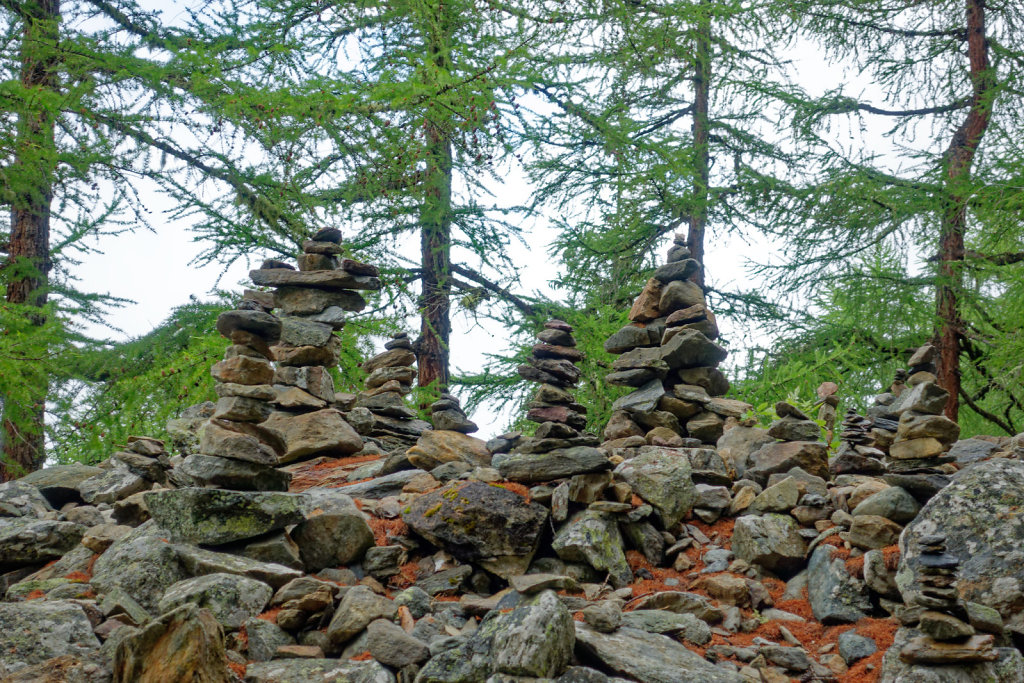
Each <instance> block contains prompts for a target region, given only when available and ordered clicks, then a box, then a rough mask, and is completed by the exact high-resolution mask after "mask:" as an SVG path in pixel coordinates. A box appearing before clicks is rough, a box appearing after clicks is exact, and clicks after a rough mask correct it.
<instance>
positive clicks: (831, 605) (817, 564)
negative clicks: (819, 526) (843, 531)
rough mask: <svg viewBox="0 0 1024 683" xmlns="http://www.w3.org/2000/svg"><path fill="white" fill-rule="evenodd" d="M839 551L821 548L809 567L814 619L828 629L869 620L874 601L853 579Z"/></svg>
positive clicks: (831, 547)
mask: <svg viewBox="0 0 1024 683" xmlns="http://www.w3.org/2000/svg"><path fill="white" fill-rule="evenodd" d="M835 552H836V549H835V547H834V546H831V545H820V546H818V547H817V548H815V549H814V552H813V553H811V561H810V563H809V564H808V565H807V596H808V598H809V600H810V603H811V610H812V611H813V612H814V618H815V619H817V620H818V621H820V622H821V623H822V624H825V625H826V626H832V625H834V624H853V623H856V622H858V621H860V620H861V619H863V618H864V617H866V616H867V614H866V613H867V612H868V611H870V609H871V601H870V600H869V599H868V595H867V591H866V590H865V589H864V586H863V584H861V583H860V582H858V581H857V580H856V579H854V578H853V577H851V576H850V573H849V572H848V571H847V570H846V563H845V562H844V561H843V560H842V559H839V558H833V556H834V554H835Z"/></svg>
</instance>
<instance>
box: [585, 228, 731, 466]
mask: <svg viewBox="0 0 1024 683" xmlns="http://www.w3.org/2000/svg"><path fill="white" fill-rule="evenodd" d="M684 245H685V238H684V237H683V236H682V235H681V234H677V235H676V236H675V238H674V241H673V244H672V247H671V248H670V249H669V251H668V262H667V263H666V264H665V265H663V266H661V267H660V268H658V269H657V270H656V271H655V273H654V277H653V278H651V279H650V280H648V281H647V284H646V285H645V286H644V289H643V291H642V292H641V293H640V296H639V297H637V299H636V301H635V302H634V304H633V308H632V309H631V310H630V312H629V319H630V321H631V322H630V324H629V325H626V326H625V327H623V328H622V329H621V330H619V331H618V332H616V333H615V334H613V335H612V336H611V337H609V338H608V339H607V340H606V341H605V344H604V348H605V350H606V351H608V352H609V353H613V354H617V355H619V358H618V359H617V360H616V361H615V362H614V363H613V365H612V370H613V372H612V373H611V374H609V375H608V376H607V377H606V381H607V382H608V383H609V384H612V385H615V386H625V387H631V388H634V391H633V392H632V393H630V394H627V395H626V396H623V397H621V398H620V399H618V400H617V401H616V402H615V404H614V405H613V410H614V412H613V414H612V417H611V419H610V420H609V422H608V426H607V427H606V429H605V433H604V437H605V439H606V441H609V442H615V443H614V444H612V446H613V447H625V446H637V445H641V444H643V443H648V444H651V445H660V446H671V447H683V446H699V445H700V444H701V443H706V444H714V443H715V442H716V441H717V440H718V437H720V436H721V435H722V432H723V430H724V427H725V418H726V417H739V416H740V415H742V413H743V412H744V411H745V409H746V404H740V402H738V401H729V400H726V399H720V398H716V397H720V396H723V395H724V394H725V393H726V391H728V389H729V382H728V380H727V379H726V378H725V375H723V374H722V373H721V371H719V370H718V367H717V366H718V364H719V363H721V362H722V361H723V360H724V359H725V357H726V355H727V351H726V350H725V349H724V348H722V347H721V346H719V345H718V344H716V343H715V342H714V341H713V340H715V339H717V338H718V325H717V323H716V322H715V315H714V313H712V311H711V310H710V309H709V308H708V306H707V302H706V301H705V300H704V292H703V291H702V290H701V288H700V286H699V285H697V284H696V283H694V282H692V281H690V279H689V278H690V276H692V275H693V274H694V273H696V272H697V271H698V270H699V269H700V264H699V263H698V262H697V261H695V260H694V259H691V258H689V256H690V252H689V250H688V249H687V248H686V247H685V246H684Z"/></svg>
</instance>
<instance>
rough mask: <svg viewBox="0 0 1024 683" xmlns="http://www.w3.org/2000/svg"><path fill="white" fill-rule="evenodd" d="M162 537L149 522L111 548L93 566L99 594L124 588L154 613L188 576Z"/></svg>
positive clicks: (94, 582) (93, 583)
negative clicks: (174, 587) (171, 590)
mask: <svg viewBox="0 0 1024 683" xmlns="http://www.w3.org/2000/svg"><path fill="white" fill-rule="evenodd" d="M162 534H163V531H162V530H161V529H159V528H158V527H157V526H156V525H155V524H154V523H153V522H147V523H146V524H144V525H142V526H140V527H138V528H137V529H135V530H134V531H133V532H131V533H130V534H128V535H127V536H125V537H124V538H122V539H120V540H119V541H116V542H115V543H114V544H113V545H112V546H110V548H108V549H107V551H106V552H105V553H103V554H102V555H100V557H99V559H97V560H96V564H95V565H93V574H92V579H91V583H92V586H93V588H94V589H95V590H96V592H97V593H98V594H99V595H100V596H101V597H102V596H103V595H105V594H107V593H109V592H111V591H113V590H115V589H121V590H123V591H125V593H127V594H128V595H129V596H131V598H132V599H133V600H135V601H136V602H138V603H139V604H140V605H142V607H143V608H145V609H146V610H149V611H150V612H155V611H156V610H157V605H158V604H159V602H160V598H161V597H162V596H163V594H164V591H166V590H167V589H168V588H170V587H171V586H172V585H173V584H175V583H177V582H178V581H181V580H183V579H186V578H188V576H189V574H188V573H187V572H186V570H185V568H184V567H182V564H181V562H180V560H179V558H178V554H177V553H176V552H175V550H174V548H173V547H172V545H171V544H170V543H168V542H167V540H166V538H165V537H163V536H162Z"/></svg>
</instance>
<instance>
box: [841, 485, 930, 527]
mask: <svg viewBox="0 0 1024 683" xmlns="http://www.w3.org/2000/svg"><path fill="white" fill-rule="evenodd" d="M920 510H921V506H920V505H919V504H918V502H917V501H916V500H914V497H913V496H911V495H910V494H909V493H907V491H906V490H905V489H902V488H900V487H899V486H890V487H889V488H885V489H882V490H881V491H879V492H878V493H876V494H874V495H871V496H868V497H867V498H865V499H864V500H863V501H861V502H860V504H858V505H857V507H855V508H854V509H853V510H852V511H851V513H850V514H852V515H853V516H854V517H857V516H858V515H877V516H879V517H885V518H886V519H891V520H892V521H894V522H896V523H897V524H906V523H907V522H909V521H911V520H912V519H914V517H916V516H917V513H918V512H919V511H920Z"/></svg>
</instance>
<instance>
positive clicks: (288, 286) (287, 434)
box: [249, 228, 381, 464]
mask: <svg viewBox="0 0 1024 683" xmlns="http://www.w3.org/2000/svg"><path fill="white" fill-rule="evenodd" d="M302 252H303V253H302V254H300V255H299V256H298V258H297V259H296V260H297V262H298V266H299V269H298V270H295V268H293V267H292V266H291V265H290V264H288V263H285V262H283V261H278V260H275V259H271V260H268V261H265V262H264V263H263V265H262V267H261V268H260V269H258V270H253V271H250V273H249V276H250V277H251V278H252V281H253V282H254V283H255V284H257V285H261V286H264V287H272V288H273V305H274V307H275V308H276V309H278V311H279V313H278V315H279V320H280V333H279V335H278V339H276V340H274V341H273V343H272V345H271V347H270V349H271V352H272V354H273V358H274V359H275V360H276V361H277V368H276V370H275V371H274V373H273V377H272V381H273V390H274V396H273V398H272V399H271V400H270V402H271V403H272V404H273V406H274V410H273V412H271V413H270V415H269V416H267V418H266V420H264V421H263V422H262V423H261V425H260V426H261V427H262V428H263V429H265V430H267V431H268V432H270V433H271V434H273V435H274V436H276V437H277V439H278V440H279V441H280V444H281V450H280V453H279V456H278V458H277V464H284V463H288V462H291V461H293V460H297V459H299V458H306V457H311V456H319V455H324V456H345V455H350V454H352V453H355V452H357V451H359V450H361V449H362V447H363V441H362V439H361V438H360V437H359V435H358V434H357V433H356V431H355V430H354V429H353V428H352V427H351V426H350V425H349V424H348V422H346V421H345V419H344V417H343V416H342V414H341V412H340V411H338V410H337V409H336V408H334V407H333V404H334V401H335V392H334V381H333V380H332V379H331V375H330V373H329V372H328V369H329V368H331V367H333V366H335V365H337V364H338V353H339V351H340V349H341V345H340V340H339V339H338V337H336V336H335V335H334V332H335V331H336V330H340V329H341V328H342V327H343V326H344V325H345V316H346V314H347V313H348V312H350V311H351V312H357V311H360V310H362V309H363V308H364V307H365V306H366V301H365V299H363V297H362V295H360V294H359V291H358V290H377V289H380V286H381V285H380V280H379V279H378V277H377V276H378V271H377V268H376V266H372V265H368V264H365V263H360V262H358V261H354V260H352V259H349V258H342V256H341V254H342V253H343V247H342V245H341V232H340V231H339V230H337V229H335V228H324V229H322V230H320V231H319V232H317V233H316V234H315V235H314V236H313V238H312V239H310V240H307V241H305V242H304V243H303V245H302Z"/></svg>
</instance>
